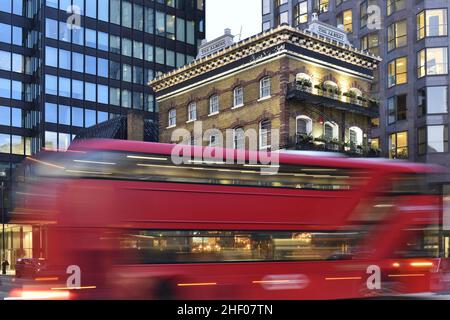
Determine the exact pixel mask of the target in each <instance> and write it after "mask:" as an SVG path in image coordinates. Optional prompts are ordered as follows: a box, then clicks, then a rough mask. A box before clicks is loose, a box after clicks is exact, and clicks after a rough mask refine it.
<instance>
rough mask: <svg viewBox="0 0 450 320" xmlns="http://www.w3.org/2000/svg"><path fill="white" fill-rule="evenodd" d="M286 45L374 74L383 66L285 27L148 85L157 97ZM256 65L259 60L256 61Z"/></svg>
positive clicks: (333, 43) (344, 47) (364, 55)
mask: <svg viewBox="0 0 450 320" xmlns="http://www.w3.org/2000/svg"><path fill="white" fill-rule="evenodd" d="M284 44H291V45H294V46H298V47H301V48H304V49H307V50H309V51H311V52H316V53H320V54H323V55H326V56H330V57H333V58H336V59H339V60H342V61H345V62H347V63H350V64H352V65H355V66H357V67H362V68H366V69H369V70H374V69H375V68H376V67H377V65H378V64H379V63H380V62H381V58H380V57H377V56H375V55H373V54H371V53H369V52H367V51H363V50H359V49H356V48H354V47H352V46H349V45H345V44H341V43H338V42H337V41H333V40H330V39H329V38H325V37H323V36H320V35H318V34H315V33H312V32H310V31H308V30H300V29H295V28H292V27H290V26H286V25H282V26H279V27H278V28H276V29H272V30H269V31H266V32H263V33H260V34H258V35H256V36H253V37H250V38H248V39H245V40H243V41H241V42H238V43H236V44H234V45H232V46H230V47H228V48H225V49H223V50H221V51H219V52H217V53H214V54H211V55H209V56H206V57H203V58H201V59H198V60H195V61H193V62H191V63H190V64H187V65H185V66H183V67H181V68H178V69H175V70H173V71H170V72H168V73H166V74H163V75H161V76H160V77H157V78H156V79H154V80H153V81H151V82H149V85H150V86H151V87H152V88H153V90H154V91H155V92H156V93H158V92H160V91H162V90H165V89H168V88H170V87H172V86H174V85H177V84H180V83H182V82H184V81H187V80H190V79H193V78H195V77H197V76H199V75H202V74H205V73H207V72H210V71H212V70H215V69H218V68H220V67H223V66H226V65H228V64H230V63H233V62H236V61H238V60H240V59H242V58H244V57H250V56H252V55H256V54H258V53H260V52H263V51H265V50H268V49H270V48H274V47H278V48H277V51H278V52H280V53H282V52H285V51H286V50H287V49H286V48H285V46H284ZM256 61H257V59H255V62H256Z"/></svg>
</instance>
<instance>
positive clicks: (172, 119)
mask: <svg viewBox="0 0 450 320" xmlns="http://www.w3.org/2000/svg"><path fill="white" fill-rule="evenodd" d="M176 125H177V110H176V109H175V108H173V109H170V110H169V127H175V126H176Z"/></svg>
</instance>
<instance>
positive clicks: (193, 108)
mask: <svg viewBox="0 0 450 320" xmlns="http://www.w3.org/2000/svg"><path fill="white" fill-rule="evenodd" d="M195 120H197V103H195V102H191V103H189V105H188V121H195Z"/></svg>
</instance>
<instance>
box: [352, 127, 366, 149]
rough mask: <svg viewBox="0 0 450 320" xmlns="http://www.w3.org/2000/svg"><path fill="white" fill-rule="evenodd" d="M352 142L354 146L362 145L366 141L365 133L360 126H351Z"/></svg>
mask: <svg viewBox="0 0 450 320" xmlns="http://www.w3.org/2000/svg"><path fill="white" fill-rule="evenodd" d="M349 138H350V144H351V145H354V146H362V145H363V143H364V133H363V131H362V129H361V128H359V127H351V128H350V129H349Z"/></svg>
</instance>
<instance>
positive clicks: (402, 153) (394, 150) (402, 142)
mask: <svg viewBox="0 0 450 320" xmlns="http://www.w3.org/2000/svg"><path fill="white" fill-rule="evenodd" d="M389 158H390V159H408V132H407V131H405V132H397V133H393V134H391V135H390V136H389Z"/></svg>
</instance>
